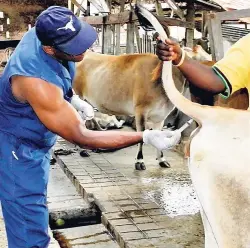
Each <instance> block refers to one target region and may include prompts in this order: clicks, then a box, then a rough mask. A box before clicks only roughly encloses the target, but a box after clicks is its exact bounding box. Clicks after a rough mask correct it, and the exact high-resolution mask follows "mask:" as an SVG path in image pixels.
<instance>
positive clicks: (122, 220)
mask: <svg viewBox="0 0 250 248" xmlns="http://www.w3.org/2000/svg"><path fill="white" fill-rule="evenodd" d="M60 148H62V149H69V148H73V146H72V145H70V144H69V143H68V142H65V141H64V140H62V139H60V140H59V141H58V143H57V145H56V148H55V149H60ZM136 151H137V147H136V146H134V147H130V148H126V149H123V150H120V151H116V152H113V153H101V154H97V153H90V154H91V156H90V157H87V158H83V157H80V155H79V153H78V152H77V153H73V154H70V155H67V156H65V155H60V156H58V157H57V159H58V161H59V162H60V165H61V167H62V168H63V170H64V171H65V173H66V175H67V176H68V177H69V178H70V179H71V181H72V182H73V184H74V185H75V187H76V188H77V189H78V191H79V192H80V193H81V194H82V196H83V197H84V198H85V199H88V200H90V201H91V200H94V201H95V203H96V204H97V205H98V206H99V208H100V209H101V211H102V222H103V224H104V225H105V226H106V228H107V229H108V230H109V231H110V232H111V233H112V235H113V237H114V238H115V240H116V241H117V242H118V244H119V245H120V247H126V248H137V247H141V248H142V247H143V248H146V247H159V248H160V247H164V248H166V247H168V248H188V247H190V248H201V247H204V234H203V227H202V223H201V219H200V215H199V205H198V202H197V199H196V195H195V192H194V189H193V187H192V185H191V180H190V178H189V173H188V170H187V167H186V165H185V163H184V160H183V159H182V157H181V156H180V155H179V154H177V153H175V152H171V151H168V152H166V154H165V155H167V156H166V157H167V158H168V161H169V162H170V163H171V165H172V168H170V169H162V168H160V167H159V166H158V165H157V162H156V160H155V151H153V149H152V148H150V147H145V149H144V151H145V152H144V154H145V163H146V166H147V170H146V171H135V170H134V161H135V159H134V157H135V154H136Z"/></svg>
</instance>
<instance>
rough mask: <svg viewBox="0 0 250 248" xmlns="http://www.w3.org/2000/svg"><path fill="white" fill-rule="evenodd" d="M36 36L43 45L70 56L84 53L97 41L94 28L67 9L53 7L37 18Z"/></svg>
mask: <svg viewBox="0 0 250 248" xmlns="http://www.w3.org/2000/svg"><path fill="white" fill-rule="evenodd" d="M35 28H36V34H37V37H38V39H39V40H40V41H41V43H42V44H43V45H48V46H53V47H55V48H56V49H58V50H60V51H62V52H65V53H67V54H70V55H79V54H82V53H84V52H85V51H86V50H87V49H88V48H90V47H91V46H92V44H93V43H94V42H95V40H96V39H97V33H96V31H95V30H94V28H93V27H92V26H91V25H89V24H88V23H86V22H83V21H80V20H79V19H78V18H77V17H76V16H75V15H74V13H73V12H72V11H70V10H69V9H67V8H65V7H60V6H51V7H49V8H48V9H46V10H45V11H43V12H42V13H41V14H40V15H39V16H38V18H37V21H36V24H35Z"/></svg>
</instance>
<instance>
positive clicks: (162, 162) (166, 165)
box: [153, 121, 171, 168]
mask: <svg viewBox="0 0 250 248" xmlns="http://www.w3.org/2000/svg"><path fill="white" fill-rule="evenodd" d="M163 125H164V121H162V122H159V123H154V124H153V129H157V130H162V128H163ZM156 156H157V157H156V159H157V160H158V163H159V165H160V166H161V167H162V168H170V167H171V166H170V164H169V163H168V161H167V160H166V158H165V157H164V155H163V152H162V151H159V150H157V155H156Z"/></svg>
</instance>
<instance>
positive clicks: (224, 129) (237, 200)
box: [157, 30, 250, 248]
mask: <svg viewBox="0 0 250 248" xmlns="http://www.w3.org/2000/svg"><path fill="white" fill-rule="evenodd" d="M157 31H158V30H157ZM158 32H159V31H158ZM159 33H160V32H159ZM161 37H162V38H164V39H166V38H165V37H166V34H164V32H161ZM162 79H163V87H164V89H165V91H166V93H167V96H168V98H169V99H170V100H171V101H172V102H173V103H174V104H175V106H176V107H177V108H178V109H180V110H181V111H182V112H183V113H185V114H186V115H188V116H190V117H191V118H192V119H194V120H195V121H196V122H197V123H198V124H199V127H198V128H197V129H196V130H195V131H194V132H193V133H192V135H191V141H190V146H189V152H188V153H187V154H186V155H187V156H188V157H189V158H188V162H189V163H188V164H189V171H190V175H191V179H192V182H193V185H194V187H195V190H196V193H197V196H198V199H199V202H200V205H201V215H202V220H203V224H204V229H205V248H249V247H250V194H249V192H250V166H249V161H250V153H249V146H250V112H249V111H247V110H236V109H231V108H222V107H215V106H202V105H200V104H197V103H194V102H191V101H190V100H188V99H187V98H185V97H184V96H182V95H181V94H180V92H179V91H178V90H177V89H176V87H175V84H174V82H173V78H172V66H171V62H164V65H163V70H162Z"/></svg>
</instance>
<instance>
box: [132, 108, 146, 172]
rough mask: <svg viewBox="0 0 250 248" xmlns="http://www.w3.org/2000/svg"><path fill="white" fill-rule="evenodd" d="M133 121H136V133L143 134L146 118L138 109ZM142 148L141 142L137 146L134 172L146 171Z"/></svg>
mask: <svg viewBox="0 0 250 248" xmlns="http://www.w3.org/2000/svg"><path fill="white" fill-rule="evenodd" d="M135 120H136V131H137V132H143V131H144V130H145V125H146V117H145V115H144V114H142V112H141V110H140V109H136V115H135ZM142 147H143V142H141V143H140V144H139V148H138V153H137V157H136V162H135V169H136V170H146V166H145V164H144V160H143V152H142Z"/></svg>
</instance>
